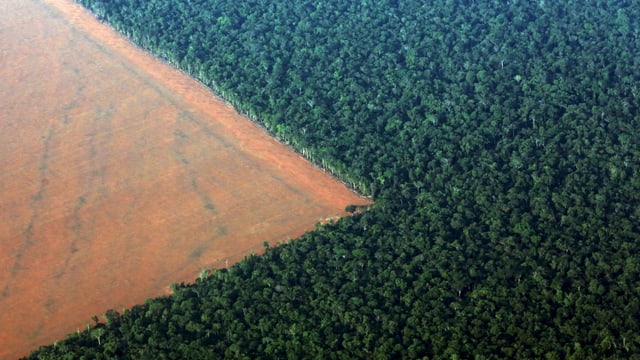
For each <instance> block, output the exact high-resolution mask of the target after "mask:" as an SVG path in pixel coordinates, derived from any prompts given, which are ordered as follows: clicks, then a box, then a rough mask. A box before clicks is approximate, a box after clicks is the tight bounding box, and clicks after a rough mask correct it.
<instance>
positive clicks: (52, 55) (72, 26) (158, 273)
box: [0, 0, 367, 359]
mask: <svg viewBox="0 0 640 360" xmlns="http://www.w3.org/2000/svg"><path fill="white" fill-rule="evenodd" d="M0 169H2V170H1V171H0V358H2V359H12V358H16V357H18V356H21V355H26V354H27V353H28V352H29V351H30V350H33V349H35V348H37V347H38V346H39V345H44V344H47V343H51V342H54V341H55V340H57V339H59V338H61V337H63V336H64V335H65V334H67V333H69V332H73V331H75V330H76V329H78V328H84V327H85V326H86V324H87V323H88V322H90V318H91V316H93V315H101V314H103V313H104V312H105V310H107V309H109V308H115V309H118V310H120V309H122V308H123V307H130V306H132V305H134V304H136V303H141V302H143V301H144V300H145V299H146V298H149V297H154V296H158V295H162V294H165V293H166V292H167V287H168V285H170V284H171V283H174V282H181V281H193V279H195V277H196V276H197V275H198V273H199V272H200V270H201V269H203V268H211V267H224V266H227V264H231V263H233V262H235V261H237V260H239V259H241V258H242V257H244V256H245V255H247V254H249V253H250V252H251V251H253V250H255V251H260V249H262V243H263V241H269V242H270V243H277V242H279V241H281V240H286V239H287V238H294V237H296V236H299V235H301V234H302V233H303V232H305V231H307V230H310V229H312V228H313V226H314V224H315V223H316V222H319V221H322V220H324V219H326V218H328V217H335V216H342V215H344V212H343V209H344V208H345V206H346V205H348V204H365V203H367V201H366V200H364V199H362V198H360V197H358V196H357V195H356V194H354V193H352V192H351V191H349V190H348V189H347V188H346V187H345V186H343V185H342V184H341V183H339V182H338V181H336V180H335V179H333V178H331V177H330V176H329V175H327V174H325V173H324V172H322V171H321V170H319V169H317V168H315V167H314V166H312V165H311V164H310V163H308V162H306V161H305V160H304V159H303V158H301V157H300V156H298V155H296V154H295V153H293V152H291V151H290V150H289V149H288V148H287V147H285V146H283V145H282V144H279V143H278V142H277V141H275V140H273V139H272V138H270V137H269V136H267V134H265V133H264V132H263V131H262V130H261V129H259V128H258V127H256V126H255V125H253V124H252V123H251V122H250V121H249V120H247V119H245V118H243V117H241V116H240V115H238V114H237V113H235V112H234V110H233V109H232V108H231V107H229V106H227V105H226V104H224V103H223V102H221V101H220V100H218V99H216V98H215V97H213V96H212V95H211V94H210V93H209V92H208V91H207V90H206V89H205V88H203V87H202V86H201V85H200V84H198V83H197V82H195V81H193V80H191V79H189V78H188V77H187V76H185V75H183V74H181V73H179V72H177V71H175V70H173V69H172V68H170V67H169V66H167V65H165V64H163V63H161V62H159V61H157V60H155V59H154V58H152V57H150V56H148V55H147V54H145V53H144V52H142V51H140V50H138V49H136V48H135V47H133V46H131V45H130V44H129V43H128V42H127V41H126V40H124V39H122V38H120V37H119V36H118V35H117V34H116V33H115V32H114V31H112V30H111V29H109V28H108V27H106V26H104V25H102V24H100V23H99V22H97V21H96V20H95V19H93V18H92V17H91V15H89V14H88V13H86V12H85V11H84V10H83V9H82V8H80V7H79V6H77V5H75V4H73V3H71V2H69V1H67V0H3V1H2V3H1V4H0Z"/></svg>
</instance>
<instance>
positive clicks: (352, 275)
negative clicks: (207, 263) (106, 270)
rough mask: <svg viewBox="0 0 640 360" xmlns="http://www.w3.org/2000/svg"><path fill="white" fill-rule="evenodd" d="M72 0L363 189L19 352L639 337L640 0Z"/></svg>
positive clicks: (531, 348) (324, 348)
mask: <svg viewBox="0 0 640 360" xmlns="http://www.w3.org/2000/svg"><path fill="white" fill-rule="evenodd" d="M78 2H79V3H81V4H83V5H84V6H86V7H87V8H88V9H90V10H91V11H92V12H93V13H94V14H95V15H96V16H97V17H98V18H100V19H102V20H104V21H106V22H108V23H109V24H111V25H112V26H113V27H114V28H116V29H117V30H118V31H120V32H121V33H123V34H124V35H126V36H127V37H129V38H130V39H131V40H132V41H133V42H134V43H136V44H138V45H139V46H141V47H143V48H144V49H147V50H148V51H150V52H152V53H153V54H156V55H157V56H159V57H160V58H162V59H164V60H165V61H167V62H169V63H171V64H173V65H174V66H176V67H178V68H180V69H182V70H183V71H185V72H187V73H189V74H190V75H192V76H194V77H196V78H198V79H199V80H200V81H201V82H203V83H204V84H205V85H207V86H209V87H210V88H211V89H212V91H214V92H215V93H217V94H218V95H219V96H221V97H223V98H224V99H225V100H227V101H229V102H230V103H231V104H233V105H234V106H235V107H236V108H237V109H239V110H240V111H241V112H243V113H245V114H246V115H247V116H248V117H250V118H251V119H252V120H253V121H256V122H257V123H259V124H261V125H262V126H264V127H265V128H266V129H267V130H268V131H269V132H270V133H272V134H273V135H274V136H276V137H277V138H278V139H280V140H281V141H283V142H285V143H288V144H290V145H291V146H293V147H294V148H295V149H296V150H297V151H299V152H300V153H301V154H303V155H304V156H306V157H307V158H309V159H310V160H311V161H313V162H315V163H317V164H318V165H320V166H323V167H324V168H326V169H328V170H329V171H331V172H333V173H334V174H335V175H336V176H338V177H340V178H341V179H342V180H344V181H345V182H347V183H348V184H350V185H351V186H352V187H354V188H356V189H358V190H359V191H361V192H363V193H365V194H368V195H371V196H373V197H374V198H375V200H376V205H375V206H373V207H372V208H371V209H368V210H366V211H363V212H359V211H358V212H356V213H355V214H354V215H353V216H351V217H347V218H344V219H341V220H340V221H338V222H336V223H333V224H329V225H326V226H319V227H318V229H317V230H316V231H313V232H311V233H309V234H306V235H305V236H303V237H302V238H300V239H297V240H295V241H292V242H290V243H287V244H285V245H282V246H278V247H275V248H269V249H267V251H266V253H265V255H264V256H261V257H256V256H251V257H248V258H247V259H245V260H244V261H242V262H240V263H238V264H237V265H235V266H233V267H231V268H229V269H224V270H216V271H212V272H211V273H210V274H205V275H203V276H202V277H201V278H200V279H198V280H196V281H195V283H194V284H189V285H184V284H181V285H176V286H175V288H174V294H173V296H171V297H161V298H158V299H152V300H149V301H147V302H146V303H145V304H142V305H139V306H136V307H134V308H132V309H127V310H125V311H123V312H122V313H118V312H115V311H109V312H107V314H106V315H105V319H104V320H105V321H102V322H96V324H95V325H92V326H89V327H88V328H87V330H86V331H81V332H79V333H74V334H71V335H70V336H69V337H68V338H67V339H66V340H64V341H60V342H58V343H56V344H55V345H51V346H48V347H43V348H41V349H40V350H38V351H36V352H34V353H33V354H32V355H31V356H30V358H32V359H54V358H55V359H62V358H65V356H66V357H67V358H74V359H75V358H82V357H83V356H85V357H86V358H131V359H138V358H150V357H154V358H167V359H206V358H251V359H257V358H287V357H288V356H289V357H292V358H300V357H315V358H336V359H344V358H380V359H382V358H389V359H391V358H394V359H395V358H434V359H439V358H442V359H444V358H447V359H449V358H473V357H478V358H508V359H512V358H522V359H531V358H547V359H571V358H575V359H584V358H593V359H605V358H633V357H634V356H637V354H639V353H640V323H638V321H637V319H638V318H640V300H638V299H640V258H639V257H638V255H637V254H639V253H640V237H639V235H640V229H639V226H638V224H639V220H640V206H639V205H640V146H639V145H640V144H639V143H638V142H639V138H638V136H637V134H638V133H640V112H639V108H640V88H639V86H640V57H638V56H637V54H638V53H640V24H639V23H638V22H639V18H640V6H637V3H636V2H635V1H625V0H594V1H590V2H580V1H552V0H546V1H545V0H538V1H524V0H514V1H507V2H505V1H500V0H486V1H473V0H467V1H462V0H434V1H429V2H410V1H392V0H382V1H366V0H363V1H337V0H320V1H302V0H299V1H291V0H285V1H277V2H270V1H262V0H253V1H240V2H238V1H230V0H172V1H169V0H153V1H142V0H117V1H114V0H78Z"/></svg>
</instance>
